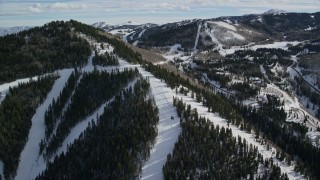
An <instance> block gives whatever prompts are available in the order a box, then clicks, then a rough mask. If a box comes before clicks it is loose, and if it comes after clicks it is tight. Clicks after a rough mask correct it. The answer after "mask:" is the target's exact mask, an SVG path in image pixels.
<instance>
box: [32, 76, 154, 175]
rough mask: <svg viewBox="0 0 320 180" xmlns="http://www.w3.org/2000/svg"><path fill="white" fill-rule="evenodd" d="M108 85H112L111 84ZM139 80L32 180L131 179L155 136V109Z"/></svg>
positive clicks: (143, 83)
mask: <svg viewBox="0 0 320 180" xmlns="http://www.w3.org/2000/svg"><path fill="white" fill-rule="evenodd" d="M111 86H112V85H111ZM149 88H150V87H149V83H148V82H147V81H146V80H139V81H137V82H136V84H135V85H134V87H130V88H129V89H127V90H124V91H121V92H120V93H118V94H117V95H116V97H115V98H114V100H113V101H112V102H110V103H109V105H108V106H107V107H106V108H105V110H104V113H103V114H102V115H101V116H100V117H99V119H98V121H97V123H94V121H92V122H91V124H90V126H89V128H88V129H87V130H86V131H85V132H84V133H83V134H82V135H81V136H80V138H79V139H78V140H77V141H76V142H75V143H74V144H73V145H71V146H70V147H69V150H68V152H67V153H66V154H62V155H60V156H59V157H57V158H56V159H55V160H54V162H52V163H50V164H49V166H48V169H47V170H46V171H44V172H43V173H42V174H41V175H40V176H38V177H37V178H36V179H65V178H70V179H135V178H138V177H139V173H140V171H141V165H142V162H143V160H145V159H146V158H147V157H148V156H149V154H150V152H149V151H150V149H149V148H150V146H151V144H153V141H154V139H155V137H156V135H157V129H156V125H157V123H158V120H159V119H158V109H157V107H155V105H154V102H153V99H152V98H151V97H149V98H148V96H147V95H148V93H149Z"/></svg>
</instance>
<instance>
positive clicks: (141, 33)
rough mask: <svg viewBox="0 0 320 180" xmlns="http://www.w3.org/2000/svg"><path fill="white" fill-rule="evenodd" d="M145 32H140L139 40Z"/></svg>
mask: <svg viewBox="0 0 320 180" xmlns="http://www.w3.org/2000/svg"><path fill="white" fill-rule="evenodd" d="M146 30H147V29H144V30H142V31H141V32H140V34H139V38H141V36H142V35H143V34H144V33H145V32H146Z"/></svg>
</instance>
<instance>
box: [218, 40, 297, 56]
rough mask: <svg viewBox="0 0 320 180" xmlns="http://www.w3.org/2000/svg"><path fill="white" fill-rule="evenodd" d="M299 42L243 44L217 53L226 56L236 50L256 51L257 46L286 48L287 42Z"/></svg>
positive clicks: (293, 43) (289, 42)
mask: <svg viewBox="0 0 320 180" xmlns="http://www.w3.org/2000/svg"><path fill="white" fill-rule="evenodd" d="M300 43H301V42H299V41H282V42H274V43H272V44H259V45H251V46H249V47H243V46H232V47H231V48H230V49H221V48H220V51H219V53H220V54H221V55H223V56H226V55H228V54H234V53H235V52H236V51H237V50H249V49H250V50H254V51H256V50H257V49H259V48H268V49H283V50H288V49H289V47H288V44H292V45H294V46H295V45H298V44H300Z"/></svg>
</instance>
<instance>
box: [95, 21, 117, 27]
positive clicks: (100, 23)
mask: <svg viewBox="0 0 320 180" xmlns="http://www.w3.org/2000/svg"><path fill="white" fill-rule="evenodd" d="M92 26H93V27H95V28H103V27H106V26H113V24H108V23H106V22H102V21H101V22H96V23H94V24H92Z"/></svg>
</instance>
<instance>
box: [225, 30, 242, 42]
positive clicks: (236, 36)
mask: <svg viewBox="0 0 320 180" xmlns="http://www.w3.org/2000/svg"><path fill="white" fill-rule="evenodd" d="M228 32H229V33H231V34H232V35H233V37H234V38H236V39H239V40H246V38H245V37H243V36H241V35H240V34H238V33H235V32H233V31H228Z"/></svg>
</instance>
